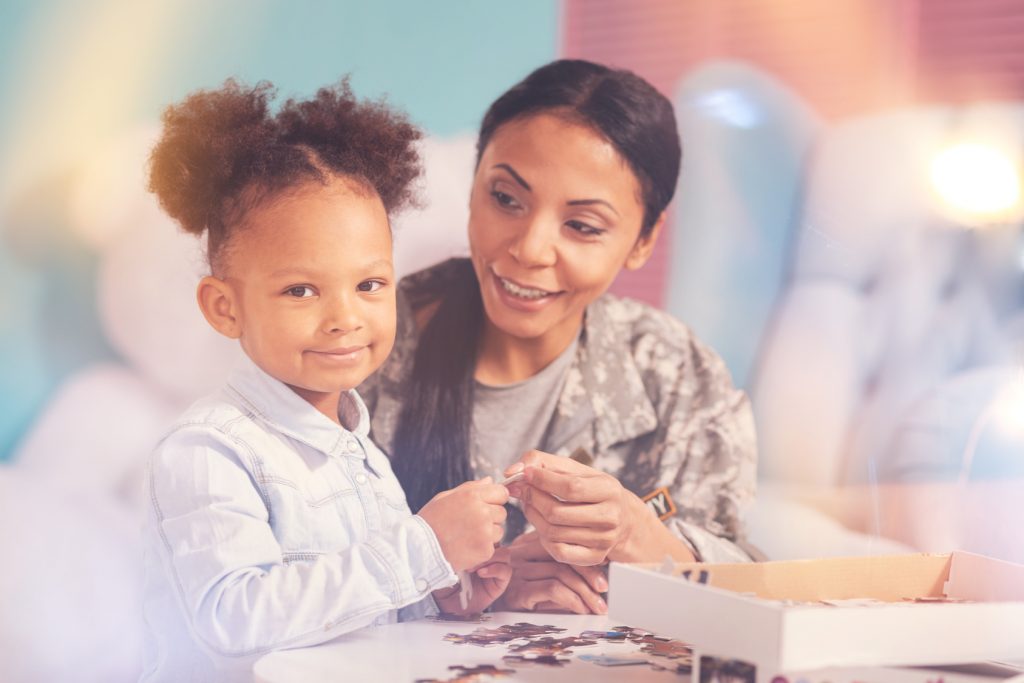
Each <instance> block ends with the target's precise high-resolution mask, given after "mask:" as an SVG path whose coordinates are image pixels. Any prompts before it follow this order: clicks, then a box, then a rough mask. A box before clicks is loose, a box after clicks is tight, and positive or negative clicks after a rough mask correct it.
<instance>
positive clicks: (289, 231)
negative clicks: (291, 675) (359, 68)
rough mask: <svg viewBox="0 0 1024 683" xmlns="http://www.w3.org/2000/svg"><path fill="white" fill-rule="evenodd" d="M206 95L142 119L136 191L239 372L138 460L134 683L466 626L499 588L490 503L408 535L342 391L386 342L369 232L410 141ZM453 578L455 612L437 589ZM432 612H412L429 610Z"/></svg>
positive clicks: (405, 166) (340, 115)
mask: <svg viewBox="0 0 1024 683" xmlns="http://www.w3.org/2000/svg"><path fill="white" fill-rule="evenodd" d="M271 97H272V91H271V89H270V86H269V85H268V84H261V85H259V86H257V87H255V88H246V87H243V86H241V85H239V84H238V83H235V82H233V81H228V82H227V83H226V84H225V85H224V86H223V87H222V88H220V89H219V90H214V91H206V92H198V93H195V94H193V95H191V96H190V97H188V98H187V99H186V100H185V101H184V102H182V103H181V104H179V105H177V106H172V107H170V108H169V109H168V110H167V112H166V113H165V115H164V132H163V137H162V139H161V140H160V141H159V143H158V144H157V146H156V148H155V149H154V150H153V153H152V159H151V176H150V189H151V190H152V191H153V192H155V193H156V194H157V196H158V197H159V200H160V203H161V205H162V207H163V208H164V209H165V210H166V211H167V213H168V214H170V215H171V216H172V217H173V218H175V219H176V220H178V221H179V222H180V223H181V226H182V228H184V229H185V230H186V231H188V232H191V233H194V234H197V235H201V234H204V233H205V235H206V238H207V245H208V259H209V264H210V268H211V271H212V272H211V275H209V276H207V277H204V278H203V279H202V280H201V281H200V283H199V286H198V290H197V298H198V302H199V306H200V308H201V309H202V312H203V315H204V316H205V317H206V319H207V321H208V322H209V323H210V325H212V326H213V328H214V329H216V330H217V331H218V332H220V333H221V334H223V335H225V336H227V337H230V338H233V339H238V340H239V342H240V343H241V346H242V349H243V350H244V352H245V355H246V356H247V361H246V362H245V363H244V365H243V366H242V367H241V368H239V369H238V370H237V372H235V374H234V375H233V376H232V378H231V379H230V380H229V381H228V383H227V386H226V387H225V388H224V390H223V391H222V392H221V393H220V394H219V395H216V396H213V397H210V398H207V399H205V400H202V401H200V402H198V403H196V404H195V405H194V406H193V407H192V408H190V409H189V410H188V411H187V412H186V413H185V415H184V416H183V417H182V418H181V419H180V420H179V422H178V423H177V425H176V426H175V427H174V428H173V429H172V430H171V432H170V434H169V435H167V436H166V437H165V438H164V439H163V440H162V442H161V443H160V444H159V446H158V448H157V449H156V452H155V453H154V455H153V457H152V459H151V463H150V470H149V495H150V501H151V510H150V515H149V521H148V526H147V538H146V557H147V560H146V566H147V587H146V603H145V610H146V619H147V623H148V627H149V635H150V648H149V653H148V661H147V666H146V669H145V673H144V675H143V680H145V681H201V680H217V681H233V680H239V681H241V680H250V678H251V673H250V667H251V664H252V659H253V658H254V657H256V656H257V655H259V654H261V653H264V652H267V651H268V650H271V649H275V648H282V647H297V646H302V645H311V644H314V643H319V642H323V641H326V640H329V639H331V638H334V637H335V636H337V635H339V634H341V633H345V632H347V631H351V630H353V629H356V628H360V627H362V626H366V625H368V624H382V623H386V622H393V621H396V620H399V619H404V618H413V617H418V616H422V615H425V614H429V613H431V612H435V611H436V607H435V600H434V599H433V598H436V601H437V604H438V605H439V606H440V608H441V609H442V610H446V611H459V610H460V609H461V610H463V611H478V610H480V609H483V608H484V607H486V606H488V605H489V604H490V603H491V602H492V601H493V600H494V598H495V597H497V595H499V594H500V593H501V591H502V590H503V589H504V587H505V586H506V584H507V582H508V579H509V575H510V568H509V566H508V564H507V560H506V561H503V560H502V557H501V556H499V557H496V558H495V557H492V556H493V555H494V545H495V543H496V542H497V541H498V540H499V539H500V538H501V535H502V531H503V529H502V524H503V521H504V517H505V511H504V508H503V507H502V505H503V504H504V503H505V502H506V500H507V499H508V491H507V490H506V489H505V488H504V487H503V486H500V485H497V484H493V483H491V482H490V481H489V480H486V479H485V480H482V481H470V482H467V483H465V484H462V485H460V486H458V487H456V488H454V489H452V490H450V491H445V492H444V493H440V494H439V495H437V496H434V497H432V498H431V499H430V501H429V502H426V504H425V505H423V507H422V509H421V510H420V511H419V514H417V515H412V514H411V513H410V510H409V508H408V506H407V504H406V500H405V496H404V495H403V492H402V489H401V487H400V485H399V483H398V481H397V480H396V479H395V476H394V474H393V473H392V471H391V468H390V466H389V463H388V460H387V458H386V457H385V456H384V455H383V453H381V451H380V450H378V448H377V447H376V446H375V445H374V443H373V442H372V441H371V440H370V438H369V436H368V432H369V417H368V414H367V411H366V407H365V406H364V404H363V402H362V400H361V399H360V397H359V395H358V394H357V393H356V392H355V391H354V389H353V388H354V387H355V386H356V385H358V384H359V383H360V382H362V381H363V380H365V379H366V378H367V377H368V376H369V375H370V374H371V373H372V372H373V371H374V370H376V369H377V368H378V367H379V366H380V365H381V363H383V362H384V359H385V358H386V357H387V355H388V353H389V352H390V350H391V347H392V345H393V343H394V335H395V278H394V272H393V268H392V260H391V232H390V227H389V222H388V215H389V213H390V212H392V211H394V210H396V209H397V208H399V207H401V206H402V205H403V204H404V203H406V202H407V201H408V199H409V197H410V190H409V184H410V182H411V181H412V180H413V179H414V178H415V177H416V175H417V174H418V172H419V166H418V159H417V156H416V153H415V151H414V149H413V143H414V142H415V141H416V139H417V138H418V137H419V133H418V132H417V130H416V129H415V128H413V127H412V126H411V125H410V124H409V123H407V122H406V120H405V119H404V118H403V117H402V116H400V115H398V114H396V113H395V112H393V111H391V110H390V109H389V108H387V107H386V106H385V105H384V104H382V103H365V102H360V101H358V100H356V99H355V98H354V97H353V95H352V93H351V91H350V90H349V88H348V85H347V83H345V82H343V83H341V84H340V85H339V86H337V87H335V88H331V89H323V90H321V91H319V92H318V93H317V95H316V97H315V98H314V99H311V100H309V101H303V102H296V101H291V100H290V101H288V102H287V103H286V104H285V105H284V107H283V108H282V109H281V110H280V111H279V112H278V113H277V114H276V115H272V114H270V113H269V111H268V109H269V106H268V105H269V100H270V99H271ZM485 562H487V563H488V564H486V565H483V566H481V567H479V568H478V569H477V571H476V572H475V573H474V574H473V575H472V581H473V583H474V585H473V586H472V588H473V590H472V596H473V598H472V600H471V601H470V603H469V604H467V605H462V606H461V607H460V605H459V596H458V595H457V592H458V591H457V589H449V590H441V589H445V588H449V587H451V586H453V584H455V583H456V581H457V575H456V572H465V571H467V570H472V569H473V568H474V567H478V566H479V565H481V564H482V563H485ZM432 593H433V598H432V597H431V594H432Z"/></svg>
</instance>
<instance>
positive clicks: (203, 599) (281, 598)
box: [149, 429, 457, 657]
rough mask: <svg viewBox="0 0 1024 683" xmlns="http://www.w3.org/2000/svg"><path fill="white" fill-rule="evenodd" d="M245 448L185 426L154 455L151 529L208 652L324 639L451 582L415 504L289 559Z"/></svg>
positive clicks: (250, 651) (234, 653) (247, 651)
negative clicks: (357, 535) (374, 528)
mask: <svg viewBox="0 0 1024 683" xmlns="http://www.w3.org/2000/svg"><path fill="white" fill-rule="evenodd" d="M244 452H245V449H244V445H243V444H240V443H236V442H233V441H232V439H231V437H229V436H227V435H224V434H218V435H211V434H210V433H207V432H203V431H190V430H188V429H185V430H183V431H179V432H176V433H175V434H173V435H172V436H171V437H170V438H169V439H167V440H165V442H164V443H163V444H162V445H161V447H160V448H159V449H158V450H157V452H156V453H155V454H154V456H153V458H152V459H151V462H150V472H149V494H150V504H151V514H150V524H151V526H152V528H151V529H150V532H151V533H155V534H158V535H159V540H160V542H159V543H158V544H157V545H158V547H159V548H160V552H161V561H162V564H163V567H164V571H165V572H166V574H167V576H168V579H169V580H170V582H171V584H172V586H173V588H174V590H175V592H176V594H177V598H178V602H179V606H180V608H181V609H182V610H183V611H184V613H185V615H186V618H187V621H188V623H189V625H190V628H191V629H192V631H193V634H194V636H195V637H196V639H197V641H198V642H199V643H200V644H201V645H202V646H204V647H205V648H207V649H208V650H209V651H211V652H212V653H214V654H216V655H219V656H229V657H244V656H250V655H254V654H259V653H262V652H265V651H268V650H272V649H277V648H286V647H301V646H305V645H312V644H316V643H320V642H324V641H326V640H329V639H331V638H334V637H336V636H337V635H339V634H342V633H346V632H348V631H352V630H355V629H357V628H360V627H362V626H365V625H368V624H370V623H371V622H373V621H374V620H375V619H376V618H377V617H378V616H380V615H381V614H383V613H385V612H388V611H390V610H397V609H400V608H403V607H406V606H408V605H412V604H414V603H417V602H418V601H421V600H424V599H427V598H428V597H429V595H430V593H431V591H433V590H435V589H437V588H441V587H444V586H449V585H452V584H454V583H455V582H456V580H457V577H456V575H455V573H454V572H453V571H452V568H451V566H450V565H449V564H448V562H447V561H446V560H445V558H444V556H443V554H442V552H441V548H440V546H439V544H438V542H437V538H436V536H435V535H434V532H433V531H432V530H431V528H430V527H429V526H428V525H427V523H426V522H425V521H424V520H423V519H422V518H420V517H418V516H414V515H410V516H409V517H407V518H406V519H404V520H402V521H401V522H400V523H399V524H396V525H394V526H393V527H392V528H390V529H387V530H386V531H385V532H384V533H381V534H377V535H371V536H369V537H368V538H366V540H364V541H362V542H358V543H354V544H352V545H350V546H349V547H346V548H342V549H340V550H337V551H336V552H328V553H309V556H308V557H305V556H304V557H292V556H289V558H288V559H287V560H286V558H285V554H284V552H283V550H282V548H281V546H280V545H279V543H278V541H277V539H276V538H275V536H274V533H273V530H272V528H271V525H270V515H269V512H268V507H267V505H266V503H265V502H264V499H263V497H262V495H261V493H260V491H259V489H258V488H257V486H256V485H255V483H254V482H253V480H252V479H251V477H250V475H249V472H248V471H247V470H246V468H245V467H244V466H243V464H242V463H243V458H244V457H245V456H244Z"/></svg>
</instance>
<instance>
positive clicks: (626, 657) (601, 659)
mask: <svg viewBox="0 0 1024 683" xmlns="http://www.w3.org/2000/svg"><path fill="white" fill-rule="evenodd" d="M579 659H580V661H584V662H590V663H591V664H597V665H598V666H636V665H638V664H648V663H649V662H648V660H647V657H646V656H644V655H642V654H639V653H636V652H634V653H632V654H622V655H606V654H600V655H594V654H589V653H588V654H584V655H580V656H579Z"/></svg>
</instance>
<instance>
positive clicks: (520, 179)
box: [491, 164, 533, 192]
mask: <svg viewBox="0 0 1024 683" xmlns="http://www.w3.org/2000/svg"><path fill="white" fill-rule="evenodd" d="M491 168H501V169H504V170H505V171H507V172H508V174H509V175H510V176H512V177H513V178H514V179H515V181H516V182H517V183H519V184H520V185H522V186H523V187H524V188H526V189H527V190H529V191H531V192H532V191H533V188H532V187H530V183H528V182H526V181H525V180H523V176H521V175H519V174H518V173H516V170H515V169H514V168H512V167H511V166H509V165H508V164H495V165H494V166H492V167H491Z"/></svg>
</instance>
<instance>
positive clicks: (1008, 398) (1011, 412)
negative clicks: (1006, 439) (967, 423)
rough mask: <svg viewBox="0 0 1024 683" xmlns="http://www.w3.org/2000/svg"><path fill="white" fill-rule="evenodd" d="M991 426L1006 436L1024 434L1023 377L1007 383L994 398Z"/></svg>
mask: <svg viewBox="0 0 1024 683" xmlns="http://www.w3.org/2000/svg"><path fill="white" fill-rule="evenodd" d="M992 424H993V425H995V426H996V427H998V428H999V429H1000V430H1002V431H1003V432H1004V433H1007V434H1013V435H1018V434H1024V375H1021V376H1018V377H1016V378H1015V379H1013V380H1012V381H1011V382H1009V383H1008V384H1007V385H1006V387H1004V388H1003V390H1002V392H1000V394H999V396H997V397H996V399H995V403H994V404H993V406H992Z"/></svg>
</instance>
